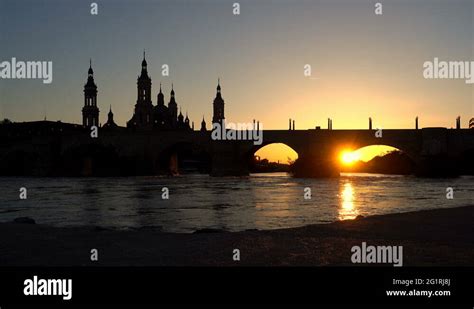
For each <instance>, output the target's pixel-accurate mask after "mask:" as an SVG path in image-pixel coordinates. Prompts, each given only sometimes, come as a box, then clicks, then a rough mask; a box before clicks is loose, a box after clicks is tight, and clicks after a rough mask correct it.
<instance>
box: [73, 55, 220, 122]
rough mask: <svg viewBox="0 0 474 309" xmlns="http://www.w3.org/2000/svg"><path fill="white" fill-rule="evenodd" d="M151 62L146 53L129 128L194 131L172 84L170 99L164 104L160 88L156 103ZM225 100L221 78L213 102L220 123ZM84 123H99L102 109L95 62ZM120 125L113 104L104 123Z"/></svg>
mask: <svg viewBox="0 0 474 309" xmlns="http://www.w3.org/2000/svg"><path fill="white" fill-rule="evenodd" d="M147 67H148V63H147V61H146V58H145V52H143V61H142V67H141V73H140V75H139V76H138V79H137V101H136V104H135V109H134V112H133V115H132V117H131V118H130V120H129V121H127V128H129V129H133V130H163V131H165V130H168V131H169V130H182V131H186V130H187V131H192V130H194V123H193V122H191V121H190V119H189V117H188V115H187V113H186V117H184V116H183V113H182V112H181V108H180V111H179V114H178V103H177V102H176V98H175V91H174V86H173V84H172V85H171V92H170V101H169V102H168V106H166V105H165V96H164V94H163V92H162V89H161V83H160V91H159V93H158V95H157V105H153V102H152V99H151V95H152V94H151V84H152V83H151V78H150V76H149V75H148V69H147ZM224 118H225V117H224V99H223V98H222V94H221V86H220V80H219V79H218V82H217V93H216V97H215V99H214V101H213V117H212V122H213V123H216V122H219V123H221V122H222V121H223V120H224ZM82 125H83V126H84V127H86V128H90V127H92V126H100V123H99V108H98V107H97V85H96V84H95V81H94V71H93V69H92V61H90V63H89V71H88V76H87V82H86V84H85V85H84V107H83V108H82ZM118 127H119V126H118V125H117V124H116V123H115V122H114V114H113V112H112V106H110V109H109V113H108V118H107V122H106V123H105V124H104V125H103V126H102V128H106V129H114V128H118ZM200 130H201V131H207V128H206V121H205V119H204V116H203V119H202V121H201V128H200Z"/></svg>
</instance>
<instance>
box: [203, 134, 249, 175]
mask: <svg viewBox="0 0 474 309" xmlns="http://www.w3.org/2000/svg"><path fill="white" fill-rule="evenodd" d="M248 148H249V146H245V143H242V142H238V141H237V142H235V141H213V143H212V152H211V160H212V163H211V173H210V175H211V176H217V177H220V176H248V175H249V167H248V161H247V160H246V156H245V154H246V153H247V152H248Z"/></svg>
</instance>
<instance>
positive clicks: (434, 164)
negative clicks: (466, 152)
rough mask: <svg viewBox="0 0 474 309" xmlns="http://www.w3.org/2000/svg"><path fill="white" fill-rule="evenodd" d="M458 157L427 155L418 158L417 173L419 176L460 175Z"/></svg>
mask: <svg viewBox="0 0 474 309" xmlns="http://www.w3.org/2000/svg"><path fill="white" fill-rule="evenodd" d="M457 161H458V160H457V159H456V158H452V157H448V156H425V157H422V158H421V159H419V160H418V162H417V163H416V166H415V175H416V176H418V177H456V176H459V175H460V172H459V168H458V164H457Z"/></svg>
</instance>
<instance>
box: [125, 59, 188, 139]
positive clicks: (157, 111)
mask: <svg viewBox="0 0 474 309" xmlns="http://www.w3.org/2000/svg"><path fill="white" fill-rule="evenodd" d="M147 66H148V64H147V62H146V59H145V53H143V61H142V70H141V74H140V76H138V79H137V103H136V104H135V110H134V113H133V116H132V118H131V119H130V120H129V121H128V122H127V128H137V129H145V130H151V129H159V130H191V126H190V120H189V117H188V116H186V120H185V119H184V117H183V115H182V114H181V113H180V115H178V114H177V113H178V104H177V103H176V99H175V92H174V88H173V86H172V87H171V96H170V102H169V103H168V106H166V105H165V98H164V95H163V92H162V89H161V84H160V92H159V93H158V95H157V105H156V106H153V102H152V100H151V78H150V77H149V76H148V68H147Z"/></svg>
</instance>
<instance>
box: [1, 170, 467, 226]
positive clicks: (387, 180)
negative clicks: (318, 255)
mask: <svg viewBox="0 0 474 309" xmlns="http://www.w3.org/2000/svg"><path fill="white" fill-rule="evenodd" d="M473 184H474V177H472V176H465V177H460V178H453V179H422V178H415V177H409V176H388V175H376V174H343V175H342V176H341V177H340V178H339V179H294V178H291V177H290V176H288V175H286V174H284V173H278V174H255V175H252V176H250V177H245V178H237V177H236V178H213V177H209V176H205V175H187V176H181V177H172V178H168V177H136V178H0V222H4V221H11V220H13V219H14V218H17V217H23V216H28V217H31V218H33V219H35V220H36V222H37V223H41V224H51V225H56V226H72V225H98V226H104V227H114V228H140V227H145V226H155V227H156V226H160V227H162V228H163V230H164V231H170V232H191V231H194V230H196V229H202V228H218V229H226V230H230V231H240V230H246V229H276V228H287V227H296V226H302V225H307V224H314V223H326V222H332V221H336V220H344V219H352V218H355V217H356V216H358V215H363V216H368V215H374V214H386V213H397V212H407V211H413V210H420V209H433V208H445V207H456V206H464V205H472V204H474V185H473ZM21 187H25V188H27V190H28V191H27V199H26V200H20V199H19V195H20V192H19V190H20V188H21ZM163 187H167V188H168V189H169V200H163V199H162V188H163ZM306 187H309V188H311V195H312V198H311V199H310V200H305V199H304V193H305V188H306ZM447 187H452V188H453V189H454V199H447V198H446V188H447Z"/></svg>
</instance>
